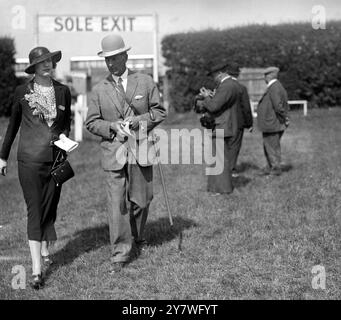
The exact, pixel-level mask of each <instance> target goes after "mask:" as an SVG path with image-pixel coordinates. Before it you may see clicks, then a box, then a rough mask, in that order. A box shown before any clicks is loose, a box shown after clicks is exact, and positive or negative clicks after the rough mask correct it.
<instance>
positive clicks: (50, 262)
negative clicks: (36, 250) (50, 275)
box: [41, 255, 53, 267]
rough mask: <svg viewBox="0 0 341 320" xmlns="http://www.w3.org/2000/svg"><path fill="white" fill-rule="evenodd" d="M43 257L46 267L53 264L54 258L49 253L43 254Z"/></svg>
mask: <svg viewBox="0 0 341 320" xmlns="http://www.w3.org/2000/svg"><path fill="white" fill-rule="evenodd" d="M41 258H42V260H43V265H44V266H45V267H49V266H50V265H51V264H53V261H52V259H51V258H50V256H49V255H47V256H41Z"/></svg>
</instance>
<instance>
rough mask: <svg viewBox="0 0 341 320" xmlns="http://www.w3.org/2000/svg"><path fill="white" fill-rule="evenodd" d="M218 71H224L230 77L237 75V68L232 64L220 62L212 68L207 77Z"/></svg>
mask: <svg viewBox="0 0 341 320" xmlns="http://www.w3.org/2000/svg"><path fill="white" fill-rule="evenodd" d="M218 71H226V72H227V73H228V74H230V75H231V76H238V75H239V72H240V70H239V66H238V65H237V64H236V63H234V62H220V63H218V64H216V65H214V66H213V67H212V69H211V70H210V71H209V72H208V73H207V75H211V74H213V73H215V72H218Z"/></svg>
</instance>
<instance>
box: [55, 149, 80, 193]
mask: <svg viewBox="0 0 341 320" xmlns="http://www.w3.org/2000/svg"><path fill="white" fill-rule="evenodd" d="M60 156H61V160H59V157H60ZM74 175H75V173H74V171H73V169H72V167H71V165H70V162H69V161H68V160H66V158H65V157H64V156H63V154H62V151H61V150H60V151H59V152H58V154H57V157H56V160H55V161H54V163H53V165H52V169H51V176H52V178H53V180H54V181H55V183H56V186H57V187H59V186H61V185H62V184H63V183H64V182H66V181H68V180H69V179H71V178H72V177H73V176H74Z"/></svg>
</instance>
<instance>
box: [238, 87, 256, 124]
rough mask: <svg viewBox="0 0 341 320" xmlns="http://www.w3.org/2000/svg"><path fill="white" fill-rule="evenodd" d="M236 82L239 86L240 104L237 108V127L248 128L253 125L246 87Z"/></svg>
mask: <svg viewBox="0 0 341 320" xmlns="http://www.w3.org/2000/svg"><path fill="white" fill-rule="evenodd" d="M237 83H238V84H239V87H240V104H239V108H237V119H238V129H248V128H251V127H252V125H253V118H252V111H251V105H250V97H249V94H248V92H247V88H246V87H245V86H244V85H242V84H241V83H239V82H238V81H237Z"/></svg>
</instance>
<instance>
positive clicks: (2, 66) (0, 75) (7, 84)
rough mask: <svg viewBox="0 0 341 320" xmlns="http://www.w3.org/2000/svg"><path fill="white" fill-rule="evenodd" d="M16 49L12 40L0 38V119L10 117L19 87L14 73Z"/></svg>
mask: <svg viewBox="0 0 341 320" xmlns="http://www.w3.org/2000/svg"><path fill="white" fill-rule="evenodd" d="M14 55H15V47H14V41H13V39H11V38H7V37H5V38H0V70H1V72H0V117H1V116H9V115H10V113H11V104H12V101H13V94H14V90H15V87H16V86H17V78H16V76H15V71H14V65H15V60H14Z"/></svg>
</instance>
